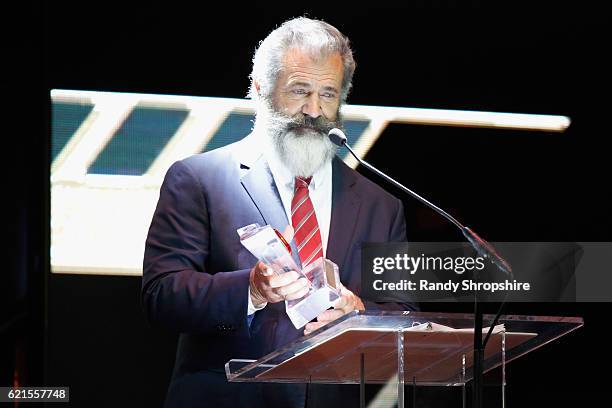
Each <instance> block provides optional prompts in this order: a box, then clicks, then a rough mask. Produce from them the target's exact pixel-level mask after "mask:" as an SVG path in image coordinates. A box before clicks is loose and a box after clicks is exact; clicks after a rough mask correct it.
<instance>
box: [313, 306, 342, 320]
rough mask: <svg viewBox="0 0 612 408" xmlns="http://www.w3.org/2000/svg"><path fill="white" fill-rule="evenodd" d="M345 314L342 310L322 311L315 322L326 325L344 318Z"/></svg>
mask: <svg viewBox="0 0 612 408" xmlns="http://www.w3.org/2000/svg"><path fill="white" fill-rule="evenodd" d="M345 314H346V313H345V312H344V310H342V309H330V310H326V311H324V312H323V313H321V314H320V315H319V316H317V321H319V322H324V323H328V322H331V321H333V320H336V319H337V318H339V317H342V316H344V315H345Z"/></svg>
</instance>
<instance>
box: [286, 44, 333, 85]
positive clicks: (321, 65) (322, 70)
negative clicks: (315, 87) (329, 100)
mask: <svg viewBox="0 0 612 408" xmlns="http://www.w3.org/2000/svg"><path fill="white" fill-rule="evenodd" d="M283 71H284V74H285V75H286V78H287V81H288V82H289V81H293V80H296V79H299V78H300V77H301V78H308V79H316V80H319V81H327V80H329V81H334V82H338V83H339V82H340V81H341V80H342V73H343V72H342V57H340V54H338V53H331V54H329V55H317V56H312V55H310V54H309V53H308V52H305V51H303V50H300V49H298V48H290V49H288V50H287V52H286V53H285V55H284V56H283Z"/></svg>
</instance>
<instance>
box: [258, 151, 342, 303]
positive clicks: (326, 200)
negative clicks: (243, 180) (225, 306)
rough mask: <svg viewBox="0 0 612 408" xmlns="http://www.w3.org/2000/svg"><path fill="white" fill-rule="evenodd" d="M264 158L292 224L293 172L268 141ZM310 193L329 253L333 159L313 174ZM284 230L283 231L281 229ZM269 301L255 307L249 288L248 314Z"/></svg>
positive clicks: (324, 249) (324, 251)
mask: <svg viewBox="0 0 612 408" xmlns="http://www.w3.org/2000/svg"><path fill="white" fill-rule="evenodd" d="M264 158H265V159H266V161H267V162H268V167H269V168H270V172H271V173H272V177H273V178H274V183H275V184H276V188H277V189H278V193H279V194H280V198H281V201H282V203H283V207H284V209H285V214H286V215H287V220H288V223H289V225H291V201H292V200H293V192H294V187H295V178H294V176H292V175H291V172H290V171H289V170H288V169H287V167H286V166H285V165H284V164H283V163H282V161H281V159H280V157H278V154H276V150H275V149H274V147H273V146H272V145H271V144H270V143H268V145H267V146H266V149H264ZM308 195H309V196H310V200H311V201H312V206H313V207H314V212H315V215H316V217H317V222H318V224H319V232H320V233H321V245H322V249H323V256H325V254H326V253H327V241H328V239H329V224H330V221H331V207H332V164H331V161H329V162H327V163H326V164H324V165H323V167H321V168H320V169H319V170H317V171H316V172H315V173H314V174H313V175H312V180H310V184H309V185H308ZM281 232H283V231H281ZM266 304H267V303H264V304H263V305H261V306H260V307H255V306H254V305H253V301H252V299H251V292H250V289H249V306H248V314H249V315H252V314H253V313H255V312H256V311H258V310H260V309H263V308H264V307H265V306H266Z"/></svg>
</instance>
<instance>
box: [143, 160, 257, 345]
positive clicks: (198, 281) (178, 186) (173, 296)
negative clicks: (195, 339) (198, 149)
mask: <svg viewBox="0 0 612 408" xmlns="http://www.w3.org/2000/svg"><path fill="white" fill-rule="evenodd" d="M210 235H211V232H210V222H209V213H208V208H207V205H206V200H205V196H204V192H203V187H202V186H201V185H200V183H199V181H198V179H197V178H196V177H194V175H193V173H192V171H191V169H190V168H189V167H188V165H187V164H185V163H183V162H177V163H175V164H174V165H172V167H171V168H170V169H169V170H168V173H167V174H166V177H165V179H164V182H163V184H162V187H161V190H160V196H159V201H158V203H157V208H156V210H155V213H154V215H153V219H152V221H151V226H150V228H149V233H148V236H147V239H146V244H145V253H144V261H143V281H142V293H141V295H142V306H143V309H144V313H145V317H146V319H147V321H148V322H149V324H151V325H153V326H161V327H164V328H167V329H171V330H175V331H178V332H191V333H197V334H204V335H205V334H207V333H210V332H213V331H232V332H237V334H243V335H248V328H247V326H246V315H247V296H248V287H249V273H250V270H248V269H245V270H239V271H228V272H217V273H214V274H211V273H208V272H207V260H208V256H209V250H210V245H209V244H210Z"/></svg>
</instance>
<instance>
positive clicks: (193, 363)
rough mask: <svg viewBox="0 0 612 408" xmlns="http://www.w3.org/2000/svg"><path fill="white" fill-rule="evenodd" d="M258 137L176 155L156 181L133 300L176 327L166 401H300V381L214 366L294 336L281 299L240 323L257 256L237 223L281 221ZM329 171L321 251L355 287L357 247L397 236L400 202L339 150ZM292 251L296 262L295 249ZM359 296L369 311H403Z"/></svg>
mask: <svg viewBox="0 0 612 408" xmlns="http://www.w3.org/2000/svg"><path fill="white" fill-rule="evenodd" d="M259 145H260V143H258V141H257V140H256V138H255V135H250V136H248V137H246V138H245V139H243V140H241V141H240V142H237V143H234V144H232V145H229V146H226V147H223V148H220V149H217V150H213V151H211V152H207V153H204V154H200V155H196V156H192V157H190V158H187V159H185V160H182V161H179V162H177V163H175V164H174V165H172V167H171V168H170V169H169V170H168V173H167V174H166V178H165V180H164V183H163V185H162V187H161V191H160V197H159V202H158V205H157V209H156V211H155V214H154V216H153V220H152V222H151V227H150V229H149V234H148V237H147V241H146V249H145V255H144V269H143V285H142V302H143V308H144V312H145V315H146V318H147V320H148V321H149V322H150V323H151V324H153V325H160V326H163V327H166V328H170V329H173V330H176V331H177V332H180V333H181V335H180V338H179V344H178V350H177V354H176V363H175V368H174V373H173V377H172V382H171V385H170V389H169V393H168V397H167V400H166V404H167V405H168V406H208V404H209V405H210V406H215V407H220V406H258V405H259V404H260V405H261V406H279V407H281V406H282V407H286V406H304V398H305V396H304V393H305V386H296V385H293V386H292V385H283V386H281V385H279V386H274V385H259V384H251V385H248V384H229V383H227V381H226V380H225V376H224V374H223V367H224V364H225V363H226V362H227V361H228V360H230V359H232V358H246V359H257V358H259V357H261V356H263V355H265V354H267V353H269V352H271V351H273V350H274V349H276V348H277V347H279V346H281V345H284V344H286V343H288V342H290V341H292V340H294V339H296V338H298V337H300V336H302V335H303V330H296V329H295V328H294V327H293V325H292V324H291V321H290V320H289V318H288V317H287V314H286V313H285V306H284V302H280V303H276V304H268V305H267V306H266V307H265V308H264V309H262V310H261V311H258V312H256V313H255V317H254V319H253V321H252V323H251V325H250V327H249V325H248V323H247V296H248V287H249V273H250V270H251V268H252V267H253V266H254V265H255V263H256V259H255V258H254V257H253V256H252V255H251V254H250V253H249V252H248V251H247V250H246V249H245V248H243V247H242V245H241V244H240V241H239V239H238V234H237V233H236V230H237V229H238V228H240V227H243V226H245V225H248V224H252V223H259V224H260V225H266V224H269V225H271V226H273V227H274V228H276V229H277V230H279V231H283V230H284V229H285V227H286V226H287V224H288V220H287V217H286V214H285V211H284V209H283V206H282V202H281V199H280V197H279V194H278V190H277V189H276V186H275V184H274V180H273V178H272V175H271V173H270V171H269V169H268V167H267V162H266V160H265V158H264V156H263V155H262V152H261V149H260V147H259ZM332 179H333V180H332V214H331V223H330V230H329V239H328V246H327V252H326V257H327V258H328V259H330V260H332V261H333V262H335V263H336V264H337V265H338V267H339V270H340V279H341V281H342V282H343V284H344V285H345V286H346V287H347V288H349V289H350V290H351V291H353V292H354V293H356V294H359V291H360V260H361V252H360V245H361V243H363V242H386V241H404V240H405V238H406V231H405V221H404V213H403V206H402V203H401V201H400V200H398V199H397V198H395V197H393V196H392V195H390V194H389V193H387V192H385V191H384V190H383V189H381V188H380V187H379V186H377V185H376V184H374V183H372V182H370V181H369V180H367V179H366V178H364V177H363V176H361V175H359V174H358V173H357V172H355V171H354V170H352V169H350V168H349V167H348V166H346V165H345V164H344V163H343V162H342V161H341V160H340V159H338V158H335V159H334V161H333V165H332ZM293 254H294V256H295V257H296V261H297V262H298V265H299V259H297V250H295V249H294V251H293ZM365 304H366V309H368V310H371V309H382V308H384V309H396V310H400V309H412V305H410V304H408V305H398V304H387V305H379V304H376V303H373V302H367V301H366V302H365ZM243 398H246V399H245V400H243ZM274 399H278V401H275V400H274ZM245 403H246V405H243V404H245Z"/></svg>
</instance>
